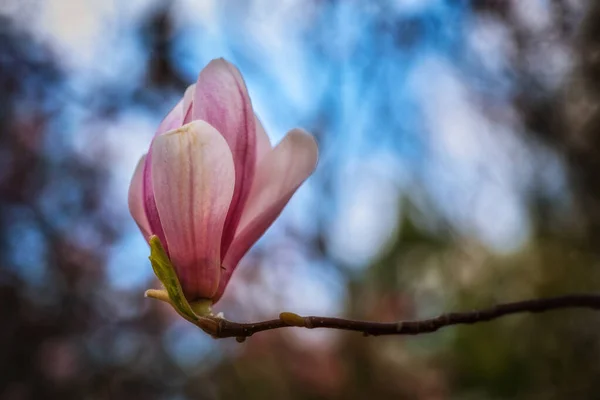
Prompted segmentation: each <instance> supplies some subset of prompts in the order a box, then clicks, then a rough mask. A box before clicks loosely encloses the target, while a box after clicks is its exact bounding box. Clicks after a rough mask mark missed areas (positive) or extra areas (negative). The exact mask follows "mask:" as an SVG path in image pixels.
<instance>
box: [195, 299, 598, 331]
mask: <svg viewBox="0 0 600 400" xmlns="http://www.w3.org/2000/svg"><path fill="white" fill-rule="evenodd" d="M564 308H585V309H592V310H600V294H598V295H596V294H573V295H566V296H561V297H551V298H545V299H534V300H525V301H517V302H514V303H505V304H499V305H496V306H494V307H491V308H487V309H483V310H475V311H467V312H457V313H448V314H442V315H440V316H438V317H435V318H430V319H423V320H415V321H398V322H369V321H355V320H349V319H343V318H331V317H314V316H309V317H301V316H299V315H296V314H293V313H287V312H284V313H281V314H280V315H279V319H273V320H269V321H261V322H255V323H238V322H232V321H228V320H226V319H222V318H216V317H210V318H201V319H203V320H205V321H206V320H211V322H212V323H211V324H210V325H211V328H210V332H209V333H210V334H211V335H213V337H215V338H227V337H235V338H237V340H238V341H240V342H241V341H244V340H245V339H246V338H247V337H250V336H252V335H253V334H255V333H258V332H262V331H268V330H273V329H279V328H286V327H290V326H295V327H303V328H308V329H314V328H329V329H340V330H346V331H356V332H362V333H363V334H364V335H365V336H379V335H420V334H423V333H430V332H435V331H437V330H438V329H441V328H444V327H447V326H452V325H462V324H475V323H478V322H485V321H491V320H493V319H496V318H500V317H503V316H505V315H511V314H518V313H524V312H530V313H540V312H545V311H550V310H557V309H564ZM206 322H208V321H206ZM215 323H216V324H215ZM199 326H200V324H199ZM205 326H206V324H205ZM203 329H204V328H203ZM205 330H206V329H205Z"/></svg>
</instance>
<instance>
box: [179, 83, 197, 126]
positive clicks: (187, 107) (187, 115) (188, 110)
mask: <svg viewBox="0 0 600 400" xmlns="http://www.w3.org/2000/svg"><path fill="white" fill-rule="evenodd" d="M195 93H196V84H195V83H194V84H193V85H190V86H188V88H187V89H186V90H185V93H184V94H183V100H182V101H183V110H184V111H183V112H184V114H183V123H182V125H185V124H189V123H190V122H192V111H193V108H192V106H193V103H194V95H195Z"/></svg>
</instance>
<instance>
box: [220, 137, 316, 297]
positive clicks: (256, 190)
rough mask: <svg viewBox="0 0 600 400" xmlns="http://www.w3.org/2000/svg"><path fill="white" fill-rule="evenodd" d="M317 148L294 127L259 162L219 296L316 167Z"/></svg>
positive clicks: (226, 264)
mask: <svg viewBox="0 0 600 400" xmlns="http://www.w3.org/2000/svg"><path fill="white" fill-rule="evenodd" d="M317 158H318V148H317V144H316V142H315V140H314V139H313V137H312V136H310V135H309V134H308V133H306V132H304V131H303V130H301V129H293V130H291V131H290V132H289V133H288V134H287V135H286V136H285V138H283V140H282V141H281V143H279V144H278V145H277V146H276V147H275V148H274V149H273V151H271V152H270V153H269V154H267V155H266V156H265V158H264V159H263V161H262V162H261V163H260V165H259V167H258V169H257V171H256V177H255V180H254V185H253V186H252V191H251V192H250V197H249V198H248V203H247V204H246V208H245V209H244V214H243V215H242V219H241V221H240V224H239V228H238V231H237V232H236V235H235V238H234V240H233V243H232V244H231V246H230V247H229V251H228V252H227V253H226V254H225V257H224V260H223V267H224V268H225V270H224V271H223V273H222V275H221V283H220V285H219V291H218V292H217V295H216V296H215V302H216V300H218V299H219V298H220V297H221V295H222V294H223V292H224V291H225V287H226V286H227V283H228V282H229V278H230V277H231V274H232V273H233V271H234V270H235V268H236V267H237V265H238V263H239V261H240V259H241V258H242V256H243V255H244V254H245V253H246V252H247V251H248V250H249V249H250V247H251V246H252V245H253V244H254V243H255V242H256V241H257V240H258V239H259V238H260V237H261V236H262V235H263V233H265V231H266V230H267V228H268V227H269V226H270V225H271V224H272V223H273V221H275V218H277V217H278V216H279V214H280V213H281V211H282V210H283V207H285V205H286V204H287V202H288V201H289V200H290V198H291V197H292V195H293V194H294V192H295V191H296V189H298V187H299V186H300V185H301V184H302V182H304V180H306V178H308V177H309V176H310V174H311V173H312V171H313V170H314V169H315V166H316V164H317Z"/></svg>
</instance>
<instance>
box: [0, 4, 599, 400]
mask: <svg viewBox="0 0 600 400" xmlns="http://www.w3.org/2000/svg"><path fill="white" fill-rule="evenodd" d="M599 20H600V2H597V1H594V0H588V1H585V0H512V1H511V0H480V1H476V0H473V1H466V0H463V1H460V0H394V1H392V0H390V1H381V2H374V1H370V0H364V1H362V0H348V1H341V0H337V1H336V0H285V1H267V0H247V1H246V0H173V1H160V0H130V1H118V0H1V2H0V318H1V322H0V398H1V399H2V400H4V399H7V400H21V399H145V400H150V399H164V400H185V399H238V398H243V399H367V398H368V399H375V398H381V399H392V398H393V399H567V398H574V399H599V398H600V379H599V378H600V361H599V360H600V335H598V332H599V329H600V314H598V313H593V312H591V311H584V310H581V311H580V310H570V311H556V312H552V313H548V314H544V315H521V316H512V317H507V318H504V319H501V320H498V321H495V322H490V323H485V324H479V325H475V326H467V327H451V328H448V329H445V330H443V331H440V332H437V333H434V334H430V335H423V336H417V337H377V338H374V337H368V338H364V337H362V336H360V335H358V334H352V333H346V332H335V331H329V330H314V331H309V330H302V329H286V330H280V331H273V332H267V333H262V334H259V335H256V336H255V337H252V338H250V339H248V340H247V341H246V342H245V343H243V344H239V343H237V342H235V340H233V339H227V340H221V341H214V340H212V339H210V338H209V337H208V336H207V335H205V334H203V333H202V332H201V331H199V330H198V329H197V328H196V327H194V326H193V325H191V324H188V323H186V322H185V321H183V320H182V319H181V318H179V317H178V316H177V315H176V314H175V312H173V311H172V310H171V309H170V308H169V307H166V306H164V305H163V304H161V303H159V302H157V301H155V300H150V299H144V298H143V293H144V290H146V289H148V288H151V287H158V284H157V282H156V281H155V279H154V278H153V275H152V271H151V267H150V264H149V261H148V260H147V256H148V254H149V251H148V247H147V245H146V243H145V242H144V240H143V238H142V236H141V235H140V234H139V232H138V230H137V227H136V225H135V223H134V222H133V220H132V219H131V218H130V216H129V212H128V209H127V200H126V199H127V190H128V185H129V180H130V178H131V175H132V172H133V169H134V166H135V164H136V163H137V161H138V159H139V157H140V156H141V155H142V154H143V153H144V152H146V150H147V147H148V144H149V140H150V138H151V137H152V135H153V133H154V130H155V129H156V127H157V125H158V123H159V122H160V120H161V119H162V118H163V117H164V116H165V115H166V113H167V112H168V110H169V109H170V108H171V107H172V106H173V105H174V104H175V103H176V102H177V101H178V99H179V97H180V96H182V94H183V91H184V90H185V88H186V86H187V85H189V84H191V83H192V82H193V81H194V80H195V79H196V76H197V74H198V73H199V71H200V70H201V69H202V68H203V67H204V65H205V64H206V63H207V62H208V61H210V60H211V59H213V58H217V57H225V58H227V59H228V60H230V61H231V62H233V63H234V64H236V65H237V66H238V67H239V68H240V70H241V71H242V73H243V75H244V77H245V79H246V82H247V85H248V87H249V91H250V94H251V97H252V101H253V104H254V107H255V110H256V112H257V114H258V115H259V116H260V118H261V120H262V121H263V124H264V125H265V128H266V130H267V132H268V134H269V136H270V137H271V140H272V142H274V143H276V142H278V141H279V140H280V139H281V138H282V137H283V135H284V134H285V132H286V131H287V130H289V129H291V128H292V127H295V126H301V127H303V128H305V129H306V130H308V131H310V132H312V133H313V134H314V135H315V137H316V138H317V140H318V142H319V145H320V149H321V158H320V163H319V166H318V168H317V170H316V172H315V174H314V175H313V177H311V178H310V179H309V181H308V182H307V183H306V184H305V185H303V187H302V188H301V189H300V190H299V191H298V193H297V194H296V196H295V197H294V198H293V200H292V201H291V203H290V205H289V206H288V207H287V208H286V210H285V212H284V213H283V214H282V216H281V218H280V219H279V220H278V221H277V223H276V224H275V225H274V226H273V227H272V228H271V229H270V230H269V231H268V232H267V234H266V235H265V236H264V237H263V239H261V241H260V242H259V243H258V244H257V245H256V246H255V248H254V249H253V250H252V252H251V253H250V254H248V255H247V256H246V258H245V259H244V260H243V262H242V265H241V266H240V267H239V269H238V270H237V272H236V274H235V275H234V278H233V280H232V282H231V285H230V286H229V288H228V290H227V292H226V295H225V297H224V298H223V300H222V301H221V302H220V303H219V304H218V306H217V311H223V312H224V313H225V315H226V316H227V317H228V318H229V319H232V320H238V321H255V320H258V319H262V318H272V317H274V316H276V315H277V314H278V313H279V312H280V311H293V312H297V313H300V314H316V315H330V316H334V315H337V316H347V317H353V318H362V319H372V320H380V321H393V320H399V319H411V318H425V317H430V316H435V315H436V314H438V313H441V312H445V311H459V310H468V309H472V308H482V307H486V306H489V305H492V304H494V303H496V302H506V301H514V300H520V299H524V298H531V297H541V296H550V295H558V294H563V293H568V292H589V291H592V292H593V291H596V292H598V291H599V290H600V259H599V253H600V111H599V110H600V108H599V106H600V24H598V23H597V22H598V21H599Z"/></svg>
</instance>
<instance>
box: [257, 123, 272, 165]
mask: <svg viewBox="0 0 600 400" xmlns="http://www.w3.org/2000/svg"><path fill="white" fill-rule="evenodd" d="M254 123H255V124H256V166H257V167H258V164H259V163H260V161H261V160H262V159H263V158H264V156H265V155H267V153H269V152H270V151H271V150H272V149H273V146H271V140H270V139H269V136H268V135H267V132H265V128H264V127H263V125H262V124H261V123H260V120H259V119H258V117H257V116H256V114H254Z"/></svg>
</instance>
